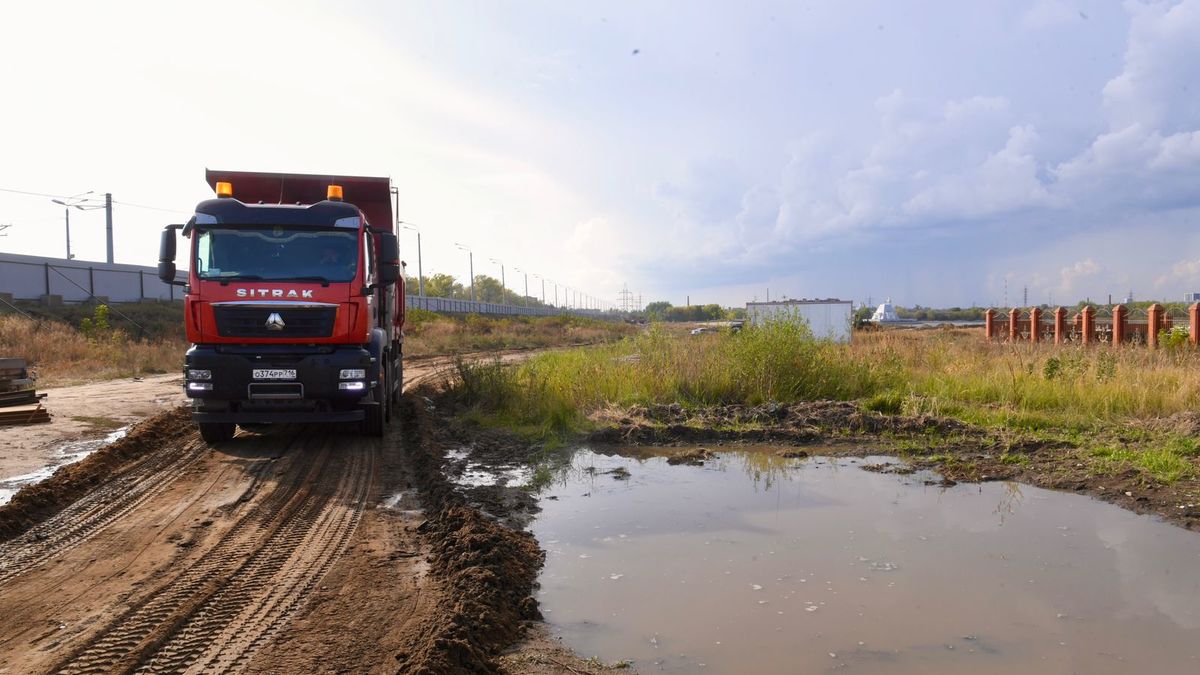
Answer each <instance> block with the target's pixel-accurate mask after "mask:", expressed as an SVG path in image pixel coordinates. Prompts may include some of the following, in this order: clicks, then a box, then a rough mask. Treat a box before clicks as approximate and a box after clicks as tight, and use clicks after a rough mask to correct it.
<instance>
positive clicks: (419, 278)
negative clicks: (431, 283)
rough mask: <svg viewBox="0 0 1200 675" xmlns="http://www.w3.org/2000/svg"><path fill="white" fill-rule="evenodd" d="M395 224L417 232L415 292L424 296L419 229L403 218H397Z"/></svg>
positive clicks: (423, 274)
mask: <svg viewBox="0 0 1200 675" xmlns="http://www.w3.org/2000/svg"><path fill="white" fill-rule="evenodd" d="M396 224H397V225H399V226H400V227H402V228H404V229H406V230H412V231H413V232H416V233H417V293H418V294H420V296H421V297H425V273H424V272H423V271H422V270H421V231H420V230H418V229H417V226H416V225H414V224H412V223H409V222H406V221H403V220H397V221H396Z"/></svg>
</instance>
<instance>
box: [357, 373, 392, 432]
mask: <svg viewBox="0 0 1200 675" xmlns="http://www.w3.org/2000/svg"><path fill="white" fill-rule="evenodd" d="M385 372H387V369H386V368H381V369H380V372H379V381H378V382H376V383H375V388H374V389H373V390H372V392H371V393H372V394H373V398H374V399H375V405H368V406H364V410H365V412H366V416H365V417H363V421H362V433H363V435H364V436H374V437H376V438H379V437H381V436H383V429H384V427H385V426H386V422H387V407H388V405H389V403H388V395H387V377H386V376H385V375H384V373H385Z"/></svg>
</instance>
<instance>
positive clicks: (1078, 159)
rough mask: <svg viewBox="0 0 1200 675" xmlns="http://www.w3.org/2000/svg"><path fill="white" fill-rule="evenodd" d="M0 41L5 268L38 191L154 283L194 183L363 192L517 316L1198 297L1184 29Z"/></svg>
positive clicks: (1058, 20)
mask: <svg viewBox="0 0 1200 675" xmlns="http://www.w3.org/2000/svg"><path fill="white" fill-rule="evenodd" d="M5 13H6V14H5V20H4V21H3V22H2V23H0V62H3V63H5V64H8V65H6V67H5V68H4V69H3V70H2V71H0V84H2V89H0V90H2V91H4V92H5V93H6V94H7V95H6V96H5V97H4V101H3V103H2V104H0V123H2V127H3V130H4V131H3V133H2V134H0V225H4V224H9V225H11V227H9V228H7V229H6V230H4V231H2V232H0V235H4V236H2V237H0V251H4V252H11V253H26V254H32V255H53V256H62V255H64V253H65V240H64V232H63V230H64V228H63V210H62V207H61V206H58V205H57V204H54V203H52V202H50V197H47V196H44V195H57V196H71V195H76V194H78V193H83V192H86V191H89V190H91V191H94V192H95V193H99V194H103V193H104V192H111V193H112V194H113V198H114V200H116V202H117V206H116V208H115V211H114V230H115V233H116V235H115V238H116V244H115V249H116V260H117V262H128V263H137V264H146V265H152V264H154V262H155V260H156V258H157V245H158V244H157V242H158V231H159V230H160V228H161V227H162V225H164V224H167V223H171V222H183V221H185V220H186V219H187V218H188V217H189V214H190V212H191V209H192V208H193V207H194V205H195V203H196V202H198V201H200V200H203V199H206V198H208V197H209V196H210V192H209V189H208V186H207V184H206V183H205V182H204V169H205V167H209V168H221V169H235V170H254V171H287V172H302V173H337V174H357V175H383V176H390V177H391V178H392V180H393V182H394V185H396V186H397V187H398V188H399V191H400V213H399V215H400V218H402V219H403V220H405V221H407V222H410V223H414V224H416V226H418V227H419V228H420V231H421V235H422V251H421V253H422V263H423V271H424V273H425V274H426V275H427V276H428V275H430V274H433V273H439V272H441V273H448V274H452V275H454V276H457V277H460V278H466V277H467V275H468V260H467V254H466V253H465V252H464V251H462V250H460V249H458V248H457V247H456V246H455V244H463V245H465V246H467V247H469V248H470V249H471V250H472V251H473V253H474V262H475V272H476V273H477V274H489V275H492V276H495V277H499V276H500V264H501V263H502V264H503V265H504V267H505V272H506V277H507V282H508V285H509V287H510V288H514V289H515V290H517V291H523V290H524V289H523V282H524V280H525V278H526V277H527V278H528V281H529V289H530V294H531V295H539V294H540V284H541V280H542V279H549V280H552V282H556V283H557V284H558V285H559V286H560V287H566V286H569V287H571V288H573V289H579V290H582V291H584V292H586V293H588V294H589V295H591V296H593V297H596V298H599V299H600V300H602V301H606V302H608V303H610V304H614V303H618V301H619V296H618V293H619V292H620V291H621V289H622V288H624V287H626V286H627V287H628V289H629V290H630V291H632V292H633V293H634V294H635V296H640V297H641V298H642V300H643V302H650V301H654V300H667V301H670V302H672V303H674V304H677V305H681V304H684V303H685V302H688V301H689V300H690V301H691V302H692V303H709V302H717V303H721V304H723V305H732V306H737V305H741V304H744V303H745V302H746V301H750V300H764V299H767V297H768V294H769V296H770V298H771V299H780V298H782V297H790V298H815V297H821V298H825V297H837V298H842V299H851V300H855V301H860V302H861V301H866V300H868V299H871V300H873V301H874V302H876V303H878V302H881V301H882V300H883V299H885V298H891V299H892V300H893V301H894V302H896V303H898V304H902V305H906V306H912V305H916V304H920V305H923V306H966V305H995V306H1004V305H1011V304H1014V303H1021V302H1022V301H1023V294H1024V293H1026V292H1027V293H1028V299H1029V302H1030V303H1035V302H1037V303H1046V302H1052V303H1056V304H1066V303H1073V302H1075V301H1076V300H1079V299H1083V298H1091V299H1093V300H1099V301H1105V300H1107V297H1108V295H1109V294H1111V295H1112V296H1113V297H1114V298H1118V299H1119V298H1122V297H1124V296H1125V295H1126V294H1127V293H1129V292H1130V291H1132V292H1133V295H1134V298H1135V299H1144V298H1151V297H1154V298H1161V299H1169V300H1181V299H1182V297H1183V294H1184V293H1185V292H1191V291H1200V228H1197V227H1196V225H1197V222H1198V219H1200V39H1197V36H1200V0H1172V1H1157V0H1130V1H1127V2H1124V3H1120V2H1117V1H1116V0H1103V1H1101V0H1012V1H1010V0H978V1H973V2H961V1H958V0H946V1H944V2H935V1H932V0H927V1H914V2H904V3H897V2H891V1H889V0H878V1H871V0H861V1H857V2H840V1H838V2H835V1H832V0H831V1H829V2H809V3H803V2H778V3H776V2H769V1H762V2H749V3H723V2H694V1H693V2H655V1H649V0H648V1H645V2H618V3H612V2H608V3H599V2H595V3H586V2H572V3H562V2H553V1H547V2H465V1H454V0H439V1H437V2H367V1H365V0H360V1H347V2H339V3H315V2H244V1H243V2H223V1H221V0H215V1H210V2H205V3H162V2H120V1H116V2H111V3H94V2H53V1H47V2H39V3H13V4H12V6H9V7H6V10H5ZM4 190H7V191H4ZM12 190H18V191H24V192H32V193H37V194H34V195H29V194H19V193H16V192H11V191H12ZM235 191H236V186H235ZM147 207H152V208H147ZM71 221H72V228H71V229H72V237H71V239H72V241H71V245H72V252H73V253H75V254H76V255H77V257H78V258H80V259H91V260H103V259H104V216H103V211H102V210H98V211H74V212H73V214H72V218H71ZM402 234H403V236H402V238H401V246H402V251H403V256H404V258H405V259H406V260H407V261H408V263H409V271H410V273H415V272H416V258H417V256H416V251H415V248H416V239H415V236H413V233H412V232H404V233H402ZM493 260H498V261H501V263H496V262H492V261H493ZM518 269H519V270H522V271H520V272H518V271H517V270H518ZM534 275H537V276H536V277H535V276H534ZM1006 288H1007V291H1006ZM0 290H3V289H0ZM552 293H553V284H551V285H548V286H547V294H548V295H551V294H552Z"/></svg>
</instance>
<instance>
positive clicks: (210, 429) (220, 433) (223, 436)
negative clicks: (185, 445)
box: [197, 422, 237, 443]
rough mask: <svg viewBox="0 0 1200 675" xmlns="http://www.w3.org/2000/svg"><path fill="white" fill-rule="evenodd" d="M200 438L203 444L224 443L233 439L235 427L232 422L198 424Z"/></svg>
mask: <svg viewBox="0 0 1200 675" xmlns="http://www.w3.org/2000/svg"><path fill="white" fill-rule="evenodd" d="M197 426H199V427H200V438H203V439H204V442H205V443H224V442H225V441H228V440H229V439H231V438H233V434H234V432H236V431H237V425H236V424H234V423H233V422H199V423H197Z"/></svg>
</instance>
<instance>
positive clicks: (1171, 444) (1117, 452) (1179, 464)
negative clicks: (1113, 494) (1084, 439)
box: [1090, 436, 1196, 484]
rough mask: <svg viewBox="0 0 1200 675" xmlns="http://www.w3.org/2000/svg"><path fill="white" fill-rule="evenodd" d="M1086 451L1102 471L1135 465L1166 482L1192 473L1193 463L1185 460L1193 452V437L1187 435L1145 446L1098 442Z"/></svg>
mask: <svg viewBox="0 0 1200 675" xmlns="http://www.w3.org/2000/svg"><path fill="white" fill-rule="evenodd" d="M1090 454H1091V456H1092V458H1093V459H1094V460H1095V464H1096V466H1097V468H1098V470H1099V471H1100V472H1101V473H1105V474H1115V473H1120V472H1121V471H1124V470H1126V469H1128V468H1135V469H1139V470H1141V471H1143V472H1145V473H1146V474H1148V475H1150V476H1151V477H1153V478H1154V479H1155V480H1157V481H1159V482H1161V483H1167V484H1170V483H1174V482H1176V481H1178V480H1181V479H1183V478H1191V477H1194V476H1195V475H1196V467H1195V465H1194V464H1193V463H1192V462H1191V461H1189V458H1191V457H1195V456H1196V441H1194V440H1192V439H1190V438H1184V437H1178V436H1176V437H1173V438H1170V439H1168V440H1166V441H1165V442H1161V441H1160V442H1159V443H1157V444H1152V445H1149V446H1147V447H1129V446H1122V447H1114V446H1102V447H1098V448H1094V449H1093V450H1092V451H1091V453H1090Z"/></svg>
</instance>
